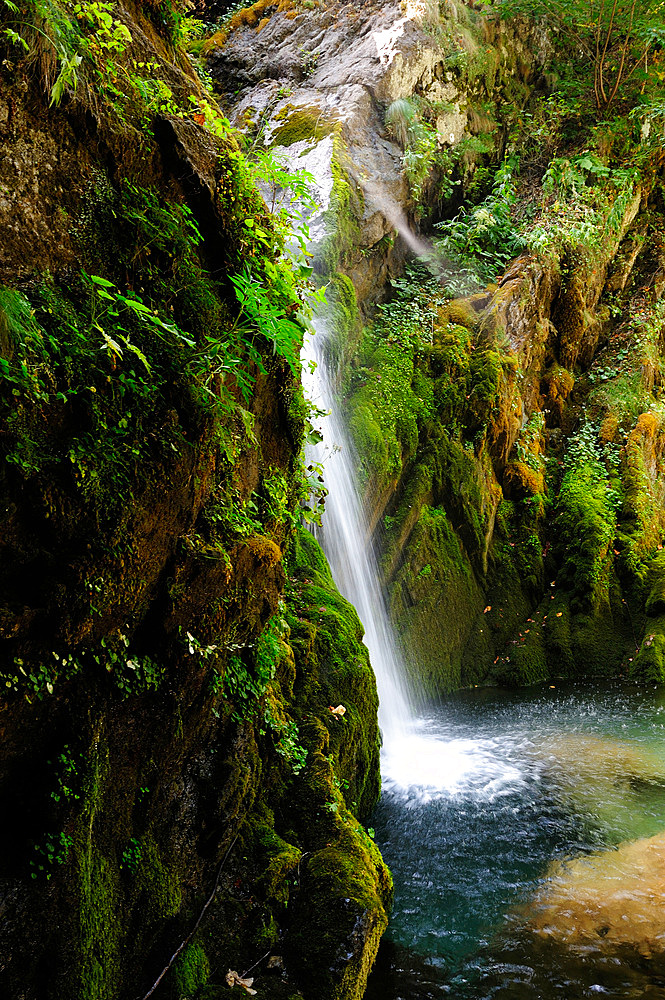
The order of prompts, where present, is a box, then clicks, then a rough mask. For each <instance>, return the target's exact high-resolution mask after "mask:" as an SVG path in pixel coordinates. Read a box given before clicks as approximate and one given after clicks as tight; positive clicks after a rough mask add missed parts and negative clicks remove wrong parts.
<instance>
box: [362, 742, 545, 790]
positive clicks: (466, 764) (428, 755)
mask: <svg viewBox="0 0 665 1000" xmlns="http://www.w3.org/2000/svg"><path fill="white" fill-rule="evenodd" d="M420 728H421V727H420V726H414V728H413V729H412V731H411V732H408V733H406V734H404V735H403V736H402V737H401V738H397V739H395V740H393V741H392V742H391V743H390V744H388V745H387V746H386V747H385V748H384V753H383V758H382V762H381V769H382V773H383V791H384V793H386V794H389V795H394V796H395V797H398V798H401V799H403V800H405V801H406V802H407V803H412V804H414V805H415V804H424V803H427V802H431V801H435V800H438V799H450V798H458V799H460V800H462V801H469V800H472V801H484V802H491V801H493V800H495V799H499V798H503V797H504V796H507V795H512V794H514V793H515V792H517V791H519V789H521V788H523V787H524V785H525V783H526V775H525V773H524V771H523V770H522V768H521V767H519V766H518V765H517V764H516V763H515V761H513V760H511V759H510V757H509V756H508V755H507V754H506V748H505V745H502V744H501V743H499V742H497V741H495V740H492V739H460V738H455V737H450V736H448V737H446V736H444V735H443V734H439V733H436V732H422V731H419V729H420ZM422 728H425V726H422Z"/></svg>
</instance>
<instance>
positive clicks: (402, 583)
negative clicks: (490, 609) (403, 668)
mask: <svg viewBox="0 0 665 1000" xmlns="http://www.w3.org/2000/svg"><path fill="white" fill-rule="evenodd" d="M426 567H429V571H424V570H425V568H426ZM482 605H483V594H482V592H481V590H480V587H479V585H478V583H477V581H476V578H475V575H474V573H473V571H472V568H471V564H470V562H469V559H468V556H467V555H466V553H465V552H464V550H463V548H462V545H461V543H460V540H459V537H458V536H457V534H456V533H455V531H454V529H453V526H452V524H451V523H450V520H449V518H448V515H447V514H446V511H445V510H444V509H442V508H440V507H439V508H431V507H427V506H424V507H422V509H421V512H420V516H419V518H418V521H417V523H416V525H415V527H414V529H413V531H412V533H411V536H410V538H409V541H408V544H407V545H406V546H405V548H404V550H403V555H402V561H401V565H400V568H399V570H398V571H397V573H396V575H395V578H394V581H393V583H392V586H391V613H392V616H393V620H394V621H395V623H396V625H397V629H398V634H399V635H400V638H401V640H402V645H403V647H404V649H405V650H407V651H408V656H409V662H410V664H411V668H412V670H413V672H414V675H415V677H416V679H417V683H418V684H420V685H422V686H423V688H424V690H426V691H428V692H429V693H432V694H439V693H441V692H446V691H452V690H455V689H456V688H459V687H460V686H461V685H462V654H463V651H464V648H465V646H466V643H467V642H468V638H469V634H470V632H471V629H472V625H473V622H474V621H475V618H476V616H477V614H478V612H479V610H480V609H481V608H482Z"/></svg>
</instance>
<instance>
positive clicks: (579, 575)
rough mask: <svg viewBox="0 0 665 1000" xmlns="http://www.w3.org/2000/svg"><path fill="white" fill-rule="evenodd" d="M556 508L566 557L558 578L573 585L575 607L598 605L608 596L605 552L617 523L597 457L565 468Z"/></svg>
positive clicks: (603, 469) (606, 555)
mask: <svg viewBox="0 0 665 1000" xmlns="http://www.w3.org/2000/svg"><path fill="white" fill-rule="evenodd" d="M558 511H559V513H558V519H557V523H558V525H559V527H560V530H561V535H560V538H559V545H560V546H561V547H562V548H563V552H564V557H565V561H564V563H563V569H562V573H561V580H562V582H564V583H566V584H567V585H569V586H570V587H571V588H572V590H573V593H574V596H575V600H576V607H575V609H576V610H580V609H582V608H589V607H596V608H597V607H598V605H599V603H600V602H601V601H602V600H603V596H605V598H606V597H607V592H606V590H607V572H608V568H609V563H610V560H609V559H608V553H609V547H610V543H611V541H612V538H613V536H614V530H615V524H616V514H615V511H614V507H613V505H612V501H611V491H610V486H609V483H608V479H607V472H606V470H605V468H604V466H603V465H602V464H601V463H600V462H599V461H598V460H597V459H593V458H592V457H588V456H587V457H586V458H583V459H582V460H581V461H580V462H579V464H577V463H576V464H574V465H573V466H572V468H570V469H569V471H568V472H566V474H565V475H564V478H563V481H562V483H561V490H560V492H559V498H558Z"/></svg>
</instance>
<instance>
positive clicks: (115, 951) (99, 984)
mask: <svg viewBox="0 0 665 1000" xmlns="http://www.w3.org/2000/svg"><path fill="white" fill-rule="evenodd" d="M79 892H80V903H79V906H80V957H79V960H78V964H79V969H78V972H77V979H78V984H77V988H76V989H75V995H76V996H77V997H79V998H80V1000H112V998H113V997H116V996H118V994H119V992H120V989H121V977H120V973H121V958H122V942H123V937H124V926H123V920H122V913H123V910H122V906H121V895H120V890H119V870H118V865H117V862H116V861H115V859H110V858H107V857H105V856H104V855H103V854H102V853H101V852H100V851H99V850H98V848H96V847H95V846H94V845H93V844H92V842H90V843H88V844H87V845H86V847H85V848H84V849H83V851H82V853H81V854H80V855H79Z"/></svg>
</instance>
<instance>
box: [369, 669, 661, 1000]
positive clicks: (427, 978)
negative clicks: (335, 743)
mask: <svg viewBox="0 0 665 1000" xmlns="http://www.w3.org/2000/svg"><path fill="white" fill-rule="evenodd" d="M383 768H384V792H383V795H382V799H381V803H380V805H379V807H378V810H377V813H376V816H375V818H374V821H373V823H374V826H375V830H376V839H377V843H378V844H379V846H380V847H381V850H382V852H383V855H384V857H385V859H386V861H387V863H388V865H389V866H390V868H391V870H392V872H393V876H394V880H395V904H394V909H393V913H392V917H391V924H390V927H389V930H388V932H387V934H386V938H385V941H384V944H383V945H382V948H381V952H380V955H379V959H378V961H377V967H376V970H375V972H374V973H373V975H372V977H371V979H370V984H369V986H368V991H367V994H366V997H367V1000H416V998H418V1000H425V998H429V997H440V996H450V997H459V998H460V1000H462V998H463V1000H481V998H483V1000H484V998H493V997H501V998H504V1000H508V998H511V1000H513V998H514V1000H523V998H524V1000H526V998H529V1000H531V998H538V997H542V998H550V997H553V998H554V997H556V998H566V1000H568V998H575V997H599V996H605V997H608V996H609V997H614V998H619V997H621V998H628V997H647V998H652V1000H655V998H659V1000H665V962H663V961H662V960H661V959H660V957H659V956H660V954H662V953H664V952H665V840H664V847H663V853H662V855H661V854H660V843H659V841H654V842H652V846H648V849H647V851H646V853H645V855H644V856H645V861H644V872H643V874H642V868H641V866H642V853H643V847H642V845H639V847H638V851H637V855H636V856H634V855H633V853H630V850H632V849H630V850H629V853H628V854H626V852H625V849H624V848H623V847H621V848H619V850H617V848H618V847H619V845H625V844H626V843H627V842H632V841H637V840H642V839H645V838H652V837H654V836H655V835H658V834H659V833H661V832H662V831H665V694H663V693H662V692H656V691H649V692H644V691H642V692H637V691H633V690H628V689H625V688H620V687H612V688H605V689H602V690H597V689H596V690H593V691H590V690H587V689H580V688H578V689H573V688H570V687H568V688H566V687H559V686H556V687H554V688H549V687H548V688H544V689H536V690H534V689H531V690H530V691H528V692H519V693H505V692H500V691H496V690H493V689H491V690H489V689H485V690H476V691H473V692H470V693H465V694H461V695H459V696H457V697H456V698H454V699H452V700H449V701H447V702H446V703H445V704H443V705H440V706H438V707H433V708H432V709H431V710H430V711H429V712H428V713H427V714H426V716H425V717H424V718H423V719H421V720H420V721H419V724H418V725H417V726H416V728H415V729H414V730H413V731H412V732H411V733H410V734H408V735H407V736H405V737H404V738H403V739H402V740H401V741H400V742H399V744H395V745H393V746H388V747H386V748H385V752H384V762H383ZM580 859H585V860H583V861H582V862H581V868H580ZM654 859H655V860H654ZM617 863H618V867H619V873H618V874H617V873H616V872H615V871H614V868H612V865H614V866H616V865H617ZM588 865H591V866H592V867H591V868H589V869H588V868H587V866H588ZM607 873H609V875H607V881H605V879H606V874H607ZM661 876H662V882H661V883H660V884H657V880H658V878H660V877H661ZM642 879H644V880H646V881H645V884H642V881H641V880H642ZM646 882H648V884H646ZM649 892H650V893H651V897H653V895H654V893H655V894H656V895H657V896H658V899H657V901H656V902H655V903H654V902H653V900H652V899H651V898H650V897H649V898H647V897H648V894H649ZM643 893H646V895H645V896H644V900H646V902H644V900H643V896H642V894H643ZM607 900H611V901H612V902H611V906H610V909H609V911H608V913H609V915H607V914H606V913H605V908H606V907H607V906H608V905H609V904H608V902H607ZM660 902H662V904H663V905H662V928H661V933H662V935H663V939H662V940H660V941H658V940H655V938H657V936H658V928H656V930H655V931H654V929H653V928H650V927H649V926H643V925H644V924H645V921H647V917H646V915H645V914H647V913H651V912H652V909H653V907H656V908H657V906H658V905H659V904H660ZM654 912H656V911H654ZM543 914H544V916H543ZM657 919H660V918H659V917H658V918H657ZM633 925H635V926H633ZM645 942H646V943H645Z"/></svg>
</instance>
